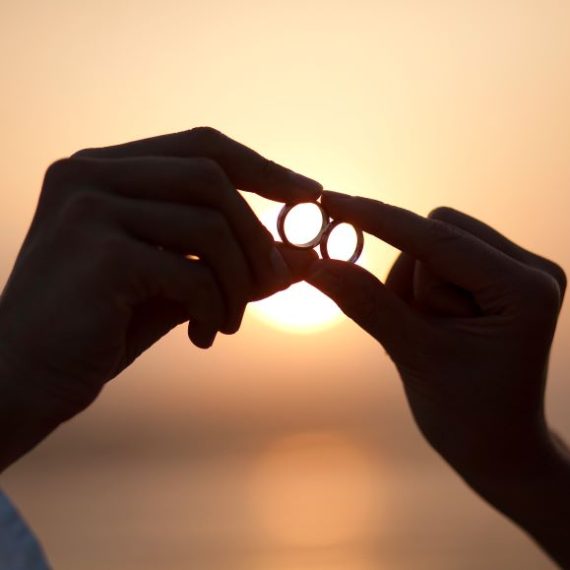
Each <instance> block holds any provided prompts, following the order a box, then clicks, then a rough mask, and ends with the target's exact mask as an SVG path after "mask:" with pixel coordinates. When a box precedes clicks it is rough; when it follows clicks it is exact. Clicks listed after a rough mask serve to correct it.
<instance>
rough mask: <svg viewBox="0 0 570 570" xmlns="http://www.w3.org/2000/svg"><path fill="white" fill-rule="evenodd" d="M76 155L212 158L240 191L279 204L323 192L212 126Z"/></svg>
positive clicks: (93, 149) (298, 175) (308, 179)
mask: <svg viewBox="0 0 570 570" xmlns="http://www.w3.org/2000/svg"><path fill="white" fill-rule="evenodd" d="M74 156H85V157H93V158H128V157H140V156H169V157H178V158H209V159H211V160H214V161H216V162H217V163H218V164H219V165H220V166H221V167H222V169H223V170H224V172H225V173H226V175H227V176H228V178H229V179H230V181H231V183H232V184H233V185H234V186H235V187H236V188H239V189H241V190H247V191H250V192H255V193H256V194H259V195H260V196H264V197H265V198H269V199H271V200H277V201H279V202H291V203H294V202H303V201H311V200H316V199H317V198H318V197H319V196H320V194H321V192H322V189H323V187H322V186H321V184H319V183H318V182H316V181H315V180H312V179H311V178H307V177H306V176H303V175H302V174H298V173H297V172H293V171H292V170H290V169H288V168H285V167H284V166H281V165H280V164H277V163H275V162H273V161H271V160H268V159H267V158H265V157H263V156H261V155H260V154H259V153H257V152H255V151H254V150H252V149H250V148H248V147H246V146H245V145H243V144H241V143H238V142H236V141H234V140H232V139H231V138H229V137H227V136H226V135H224V134H222V133H220V132H219V131H217V130H215V129H212V128H210V127H196V128H194V129H191V130H189V131H183V132H180V133H174V134H170V135H163V136H158V137H152V138H148V139H142V140H138V141H134V142H129V143H125V144H119V145H115V146H108V147H103V148H89V149H85V150H82V151H79V152H78V153H76V154H75V155H74Z"/></svg>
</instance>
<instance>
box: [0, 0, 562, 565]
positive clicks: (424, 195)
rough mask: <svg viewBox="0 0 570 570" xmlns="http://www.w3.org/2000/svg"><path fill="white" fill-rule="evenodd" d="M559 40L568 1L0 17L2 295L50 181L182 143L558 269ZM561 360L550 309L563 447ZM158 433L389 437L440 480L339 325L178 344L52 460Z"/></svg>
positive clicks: (552, 393) (122, 4) (379, 365)
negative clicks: (464, 217) (480, 223)
mask: <svg viewBox="0 0 570 570" xmlns="http://www.w3.org/2000/svg"><path fill="white" fill-rule="evenodd" d="M569 26H570V3H568V2H566V1H565V0H559V1H555V0H546V1H544V0H540V1H539V0H533V1H525V0H512V1H509V0H498V1H497V0H493V1H491V0H483V1H479V2H468V1H456V0H439V1H435V0H433V1H415V2H413V1H406V0H400V1H398V2H396V1H390V0H384V1H361V0H351V1H350V2H348V1H334V0H326V1H325V0H316V1H313V2H311V1H306V0H303V1H301V0H290V1H288V2H266V1H249V2H242V1H229V0H226V1H221V0H209V1H208V2H203V3H198V2H193V1H190V2H175V1H172V0H164V1H161V2H133V1H127V0H112V1H111V0H99V1H97V2H94V1H90V0H87V1H84V0H82V1H79V2H78V1H72V0H68V1H64V0H53V1H51V2H3V3H1V4H0V72H1V79H0V81H1V87H2V89H1V92H0V93H1V94H0V101H1V103H2V104H1V105H0V133H1V136H0V172H1V175H2V179H1V184H2V192H1V195H0V237H1V240H0V279H1V280H2V281H3V280H4V279H5V278H6V277H7V275H8V272H9V269H10V267H11V263H12V262H13V259H14V257H15V255H16V252H17V250H18V247H19V244H20V242H21V240H22V239H23V236H24V234H25V231H26V228H27V225H28V223H29V221H30V217H31V215H32V213H33V210H34V206H35V202H36V199H37V195H38V192H39V189H40V187H41V180H42V175H43V172H44V171H45V169H46V167H47V166H48V165H49V163H50V162H52V161H53V160H55V159H57V158H59V157H61V156H66V155H69V154H70V153H72V152H73V151H75V150H77V149H79V148H82V147H89V146H99V145H107V144H114V143H118V142H123V141H128V140H132V139H136V138H141V137H145V136H150V135H155V134H161V133H167V132H172V131H179V130H183V129H186V128H190V127H193V126H197V125H211V126H214V127H216V128H218V129H220V130H222V131H224V132H226V133H227V134H229V135H230V136H232V137H234V138H236V139H238V140H240V141H242V142H244V143H246V144H248V145H250V146H252V147H254V148H255V149H256V150H258V151H260V152H262V153H263V154H265V155H267V156H268V157H270V158H272V159H274V160H277V161H280V162H282V163H284V164H286V165H287V166H290V167H292V168H294V169H296V170H299V171H300V172H304V173H306V174H308V175H310V176H312V177H315V178H317V179H318V180H320V181H321V182H322V183H323V184H324V185H325V187H327V188H333V189H338V190H341V191H345V192H348V193H353V194H361V195H367V196H371V197H377V198H379V199H382V200H384V201H388V202H392V203H394V204H398V205H402V206H405V207H407V208H410V209H413V210H415V211H417V212H419V213H422V214H427V212H429V210H431V209H432V208H434V207H436V206H440V205H449V206H453V207H455V208H458V209H460V210H463V211H466V212H469V213H470V214H472V215H474V216H476V217H479V218H481V219H483V220H485V221H486V222H487V223H489V224H491V225H493V226H495V227H497V228H498V229H499V230H500V231H502V232H504V233H506V234H507V235H508V236H509V237H511V238H512V239H514V240H515V241H517V242H519V243H521V244H522V245H524V246H525V247H527V248H530V249H533V250H535V251H536V252H538V253H541V254H543V255H546V256H548V257H551V258H552V259H554V260H556V261H557V262H559V263H560V264H561V265H562V266H563V267H565V268H566V269H567V270H568V269H570V239H569V237H570V226H569V224H568V220H567V217H568V212H569V210H570V198H569V190H570V160H569V154H570V105H569V104H568V102H569V101H570V34H569V33H568V30H569ZM367 253H368V258H367V259H368V261H367V265H368V267H369V268H370V269H372V270H374V271H376V272H377V273H378V274H379V275H380V276H384V275H385V274H386V272H387V270H388V268H389V264H390V262H391V260H392V259H393V255H394V253H393V251H391V250H390V249H389V248H386V247H383V246H381V245H379V244H374V243H372V240H368V242H367ZM569 346H570V317H569V311H568V307H566V308H565V310H564V311H563V313H562V317H561V321H560V328H559V331H558V335H557V340H556V343H555V347H554V350H553V354H552V366H551V381H550V385H549V391H548V403H549V410H550V414H549V415H550V417H551V420H552V423H553V424H554V425H555V426H557V427H558V428H559V431H561V432H562V433H564V434H565V435H566V436H567V437H570V367H569V364H570V360H569V359H570V356H569V351H568V349H567V347H569ZM252 347H255V350H252ZM228 363H231V366H228ZM149 418H151V419H152V422H150V420H149ZM182 418H184V419H182ZM185 421H186V422H187V423H186V424H185V423H184V422H185ZM161 422H164V424H165V425H166V424H168V425H170V426H178V427H180V429H181V433H186V432H188V431H191V428H192V429H194V428H195V429H202V430H204V431H203V433H205V434H206V433H207V434H209V435H208V437H211V441H212V442H214V443H212V445H215V441H216V438H215V434H216V430H219V429H222V428H220V425H229V426H232V429H231V430H229V431H230V432H231V434H233V435H232V437H234V438H235V439H236V440H239V439H240V437H241V435H240V434H249V435H251V434H255V433H263V434H267V433H271V430H275V431H277V432H283V431H287V430H288V429H290V428H291V426H297V427H298V428H299V429H305V428H306V429H312V428H314V427H319V428H322V426H328V427H331V426H332V428H334V429H340V430H342V429H348V428H347V426H357V427H358V430H360V431H359V433H369V434H374V433H378V430H380V431H381V432H382V433H384V434H386V433H388V432H389V433H390V434H392V437H391V438H388V437H384V438H383V444H382V446H380V447H379V448H378V449H379V450H380V451H379V453H380V452H383V451H385V452H386V453H387V454H388V450H390V449H391V450H392V451H393V454H394V457H396V456H397V457H399V458H400V459H401V460H402V461H408V460H409V461H412V462H413V461H418V463H419V464H421V463H422V462H428V463H429V462H432V463H431V465H436V464H437V465H439V464H438V461H439V460H438V459H437V458H436V457H435V456H433V454H432V455H430V452H429V450H427V447H426V448H425V449H424V447H423V444H422V442H421V441H420V438H419V436H417V434H415V431H414V428H413V426H412V423H411V420H410V418H409V414H408V412H407V410H406V406H405V403H404V400H403V398H402V395H401V390H400V387H399V384H398V381H397V379H396V375H395V372H394V371H393V369H392V367H391V365H390V364H389V362H388V360H387V358H386V356H385V355H384V352H383V350H382V349H381V348H380V347H379V346H378V345H377V344H376V343H375V342H374V341H372V340H371V339H370V338H368V337H367V336H366V335H365V334H364V333H363V332H361V331H360V330H358V329H357V327H356V326H354V325H352V324H351V323H348V322H344V323H342V324H340V325H338V326H337V327H335V328H333V329H330V330H328V331H325V332H323V333H319V334H313V335H297V334H291V333H285V332H282V331H278V330H274V329H271V328H269V327H268V326H267V325H266V324H265V323H263V322H260V321H259V320H257V319H256V318H255V317H254V316H253V315H251V314H248V315H247V316H246V319H245V322H244V327H243V333H242V334H239V335H237V336H235V337H232V338H222V339H221V340H220V341H219V343H218V345H217V346H216V347H215V348H214V349H213V350H212V351H210V352H208V353H202V352H199V351H198V350H196V349H195V348H193V347H191V346H190V345H189V344H188V343H187V342H186V340H185V338H184V332H183V331H182V330H181V331H176V332H175V333H174V334H173V335H171V337H170V338H168V339H165V340H164V341H163V342H161V343H160V344H159V346H157V347H155V348H154V349H153V350H152V351H150V352H149V353H148V354H147V355H145V356H144V357H143V358H141V360H140V361H139V362H137V364H136V365H135V366H134V367H133V369H132V370H130V371H128V372H127V373H126V374H125V375H124V376H123V377H122V378H121V379H120V380H119V381H118V382H116V383H115V385H113V386H111V387H110V388H109V390H108V391H107V393H106V394H105V395H104V396H103V398H102V400H101V402H100V403H99V404H98V405H97V406H96V407H95V408H94V409H93V410H91V411H90V412H89V413H88V414H86V415H85V417H84V418H80V419H78V420H77V422H75V430H74V431H73V430H71V429H69V430H68V432H66V433H64V434H61V435H60V434H58V435H57V436H56V438H54V442H55V443H48V444H47V447H46V449H47V450H48V451H49V450H52V451H51V452H52V453H53V454H54V455H53V456H54V457H55V456H56V455H57V452H58V450H59V449H60V448H61V449H64V450H65V449H67V447H66V446H70V447H69V449H71V448H73V449H74V450H75V449H76V447H73V446H74V445H75V446H78V445H80V444H79V443H74V442H75V441H76V440H75V438H78V441H92V442H94V441H96V440H97V437H98V435H97V434H101V433H107V432H109V433H111V432H113V430H115V429H116V426H117V425H121V426H123V427H124V429H125V432H124V433H122V434H121V435H120V436H119V438H120V437H122V438H123V439H124V440H125V441H128V442H130V443H129V444H132V445H136V443H135V442H136V439H137V430H138V429H139V428H140V429H144V426H145V425H146V426H147V427H148V425H149V423H150V424H152V425H162V424H161ZM129 426H130V427H129ZM133 426H134V427H133ZM141 426H142V427H141ZM181 426H182V427H181ZM189 426H190V427H189ZM164 429H165V430H167V428H166V427H165V428H164ZM172 429H174V428H171V432H172ZM327 429H328V428H327ZM129 430H131V431H129ZM156 430H157V431H156V433H154V432H153V433H150V432H152V430H150V431H149V433H148V434H147V435H148V437H154V438H156V440H157V441H160V435H161V432H160V429H158V428H156ZM382 430H384V431H382ZM386 430H387V431H386ZM171 432H168V433H171ZM145 433H146V432H145ZM165 433H166V432H165ZM125 434H126V435H125ZM89 437H90V438H91V439H87V440H84V439H81V438H89ZM228 437H229V436H228ZM243 437H245V435H244V436H243ZM362 437H364V436H362ZM371 437H374V436H371ZM58 438H59V439H58ZM129 438H130V439H129ZM398 438H401V439H398ZM206 439H207V438H206ZM58 441H59V444H58V443H57V442H58ZM105 441H107V440H105ZM208 441H209V440H208ZM224 441H226V440H225V439H224ZM400 441H401V442H404V443H403V444H400V443H399V442H400ZM406 442H407V443H406ZM50 445H51V446H52V447H49V446H50ZM58 445H59V446H60V447H58ZM197 445H198V444H197ZM204 446H205V447H208V444H204ZM198 447H200V446H199V445H198ZM377 451H378V450H377ZM44 453H47V452H44ZM380 454H381V453H380ZM48 455H49V453H48V454H47V455H44V456H43V457H46V458H47V457H48ZM392 459H393V457H392V458H391V459H390V460H392ZM394 460H395V459H394ZM46 461H47V459H46ZM386 461H388V459H386ZM16 472H17V471H16ZM442 472H443V468H442ZM21 474H22V477H24V475H25V466H24V467H22V468H21ZM28 475H29V474H28ZM24 478H25V477H24ZM32 481H33V479H32ZM15 484H16V483H14V485H15ZM30 488H31V487H30ZM424 491H425V493H424V495H421V493H420V495H421V500H424V499H425V500H427V495H428V493H429V491H428V490H427V489H425V488H424ZM20 495H21V500H23V501H24V502H25V501H26V497H27V495H26V493H25V492H24V490H22V491H21V493H20ZM442 497H443V495H442ZM28 508H29V509H33V505H32V501H31V500H30V501H29V504H28ZM466 508H469V507H466ZM36 515H38V514H37V513H36ZM38 516H39V515H38ZM466 524H467V523H466ZM46 532H47V531H46ZM54 541H55V538H54ZM521 544H524V543H523V542H521ZM497 548H499V547H497ZM521 548H522V547H521ZM499 550H500V548H499ZM530 551H531V549H530V547H529V552H530ZM529 555H530V554H529ZM497 560H498V558H497V559H495V563H496V562H497ZM125 567H126V566H125ZM354 567H356V566H354ZM435 567H437V566H435ZM439 567H440V568H442V567H443V565H441V566H439ZM331 568H332V566H331ZM363 568H364V566H363Z"/></svg>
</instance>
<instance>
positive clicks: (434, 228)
mask: <svg viewBox="0 0 570 570" xmlns="http://www.w3.org/2000/svg"><path fill="white" fill-rule="evenodd" d="M427 233H428V236H429V237H428V239H429V241H430V242H431V243H432V244H434V245H435V246H441V245H446V244H447V245H452V244H454V243H455V242H457V241H460V240H461V239H462V238H463V234H462V233H461V232H460V231H459V230H458V229H457V228H456V227H455V226H452V225H450V224H448V223H446V222H444V221H442V220H436V219H431V223H430V224H429V225H428V232H427Z"/></svg>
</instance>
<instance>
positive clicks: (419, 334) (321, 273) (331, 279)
mask: <svg viewBox="0 0 570 570" xmlns="http://www.w3.org/2000/svg"><path fill="white" fill-rule="evenodd" d="M307 282H308V283H310V284H311V285H313V287H316V288H317V289H319V291H322V292H323V293H324V294H325V295H328V296H329V297H330V298H331V299H332V300H333V301H334V302H335V303H336V304H337V305H338V306H339V307H340V309H341V310H342V312H343V313H344V314H345V315H347V316H348V317H350V318H351V319H352V320H353V321H354V322H356V323H357V324H358V325H359V326H360V327H362V328H363V329H364V330H365V331H366V332H368V333H369V334H370V335H372V336H373V337H374V338H375V339H376V340H378V342H380V344H382V346H383V347H384V348H385V349H386V351H387V352H388V354H389V355H390V356H391V357H392V358H393V359H394V360H399V359H400V358H402V357H404V356H405V355H406V354H410V353H413V352H415V351H416V349H417V343H418V342H420V341H421V340H422V339H423V338H425V337H424V335H425V334H426V328H427V323H426V322H425V321H424V320H423V319H421V317H420V316H419V315H417V314H416V313H414V312H413V311H412V309H411V308H410V307H409V306H408V305H407V304H406V303H405V302H404V301H402V300H401V299H400V298H399V297H398V296H397V295H395V294H394V293H392V292H391V291H389V290H388V289H386V287H385V286H384V284H383V283H382V282H381V281H379V280H378V279H377V278H376V277H375V276H374V275H372V274H371V273H369V272H368V271H366V270H365V269H363V268H362V267H359V266H358V265H354V264H353V263H347V262H345V261H336V260H319V261H316V262H315V263H314V264H313V266H312V269H311V272H310V274H309V276H308V277H307Z"/></svg>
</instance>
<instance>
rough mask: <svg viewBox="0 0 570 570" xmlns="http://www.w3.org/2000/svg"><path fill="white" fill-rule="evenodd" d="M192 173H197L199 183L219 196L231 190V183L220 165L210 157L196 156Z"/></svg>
mask: <svg viewBox="0 0 570 570" xmlns="http://www.w3.org/2000/svg"><path fill="white" fill-rule="evenodd" d="M194 166H195V167H197V168H194V169H193V174H194V175H195V174H196V171H197V173H198V178H199V180H200V184H201V185H202V186H204V187H205V188H208V190H209V191H210V192H212V193H214V194H215V195H216V196H218V197H219V198H221V197H223V195H224V194H225V193H229V191H230V190H231V188H232V187H231V184H230V182H229V180H228V178H227V176H226V174H225V172H224V171H223V170H222V167H221V166H220V165H219V164H218V163H217V162H216V161H215V160H212V159H210V158H198V159H196V162H195V164H194Z"/></svg>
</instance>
